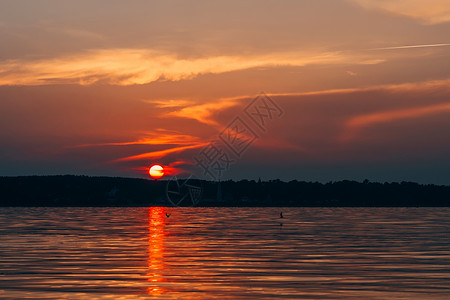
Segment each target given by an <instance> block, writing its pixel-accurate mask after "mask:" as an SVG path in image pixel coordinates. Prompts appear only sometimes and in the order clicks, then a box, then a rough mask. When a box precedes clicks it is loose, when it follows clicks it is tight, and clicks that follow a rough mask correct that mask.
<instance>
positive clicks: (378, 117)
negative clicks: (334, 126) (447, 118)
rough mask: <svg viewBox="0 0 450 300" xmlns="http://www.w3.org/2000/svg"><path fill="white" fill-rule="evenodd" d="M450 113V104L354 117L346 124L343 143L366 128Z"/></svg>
mask: <svg viewBox="0 0 450 300" xmlns="http://www.w3.org/2000/svg"><path fill="white" fill-rule="evenodd" d="M448 112H450V103H443V104H435V105H427V106H421V107H414V108H405V109H396V110H388V111H383V112H376V113H370V114H365V115H360V116H357V117H353V118H351V119H350V120H348V121H347V122H346V124H345V127H346V132H345V135H344V136H343V137H342V141H348V140H350V139H352V138H354V137H355V136H356V134H357V132H358V131H359V130H361V129H363V128H364V127H369V126H372V125H377V124H383V123H388V122H395V121H399V120H403V119H415V118H421V117H425V116H428V115H433V114H439V113H448Z"/></svg>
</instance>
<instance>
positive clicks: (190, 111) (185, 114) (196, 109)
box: [165, 98, 240, 129]
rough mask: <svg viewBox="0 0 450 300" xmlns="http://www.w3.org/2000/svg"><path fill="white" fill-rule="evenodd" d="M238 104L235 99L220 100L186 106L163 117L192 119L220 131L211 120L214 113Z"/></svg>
mask: <svg viewBox="0 0 450 300" xmlns="http://www.w3.org/2000/svg"><path fill="white" fill-rule="evenodd" d="M239 104H240V103H239V102H238V99H237V98H230V99H220V100H219V101H215V102H211V103H203V104H197V105H191V106H186V107H183V108H181V109H180V110H176V111H172V112H169V113H167V114H166V115H165V116H169V117H180V118H188V119H194V120H197V121H199V122H200V123H204V124H207V125H212V126H215V127H216V128H219V129H220V128H221V125H220V124H219V123H218V122H217V121H216V120H215V119H214V118H213V115H214V113H215V112H219V111H222V110H224V109H227V108H230V107H233V106H236V105H239Z"/></svg>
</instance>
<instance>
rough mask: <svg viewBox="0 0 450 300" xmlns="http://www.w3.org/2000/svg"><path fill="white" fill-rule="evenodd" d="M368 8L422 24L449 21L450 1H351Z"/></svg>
mask: <svg viewBox="0 0 450 300" xmlns="http://www.w3.org/2000/svg"><path fill="white" fill-rule="evenodd" d="M351 1H352V2H356V3H358V4H359V5H361V6H363V7H365V8H368V9H376V10H381V11H385V12H388V13H390V14H396V15H402V16H407V17H410V18H413V19H416V20H419V21H420V22H421V23H423V24H427V25H432V24H438V23H444V22H449V21H450V0H427V1H424V0H376V1H374V0H351Z"/></svg>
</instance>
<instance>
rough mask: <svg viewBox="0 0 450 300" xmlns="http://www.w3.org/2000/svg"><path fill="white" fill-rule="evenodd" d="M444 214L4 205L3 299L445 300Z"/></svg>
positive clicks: (448, 275) (448, 288)
mask: <svg viewBox="0 0 450 300" xmlns="http://www.w3.org/2000/svg"><path fill="white" fill-rule="evenodd" d="M280 211H283V214H284V218H283V219H280V218H279V213H280ZM166 213H168V214H170V217H166ZM449 214H450V209H449V208H283V209H280V208H162V207H152V208H0V298H1V299H17V298H31V299H39V298H42V299H121V298H122V299H134V298H156V299H264V298H266V299H279V298H285V299H337V298H340V299H361V298H366V299H411V298H415V299H450V218H449ZM281 223H282V224H281Z"/></svg>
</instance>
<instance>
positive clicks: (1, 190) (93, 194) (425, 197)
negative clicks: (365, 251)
mask: <svg viewBox="0 0 450 300" xmlns="http://www.w3.org/2000/svg"><path fill="white" fill-rule="evenodd" d="M189 184H190V185H193V186H198V187H200V188H201V190H202V194H201V201H200V202H199V204H198V205H199V206H307V207H311V206H319V207H320V206H328V207H330V206H332V207H333V206H334V207H341V206H353V207H372V206H373V207H398V206H402V207H407V206H413V207H420V206H437V207H439V206H445V207H448V206H450V186H439V185H422V184H417V183H414V182H400V183H398V182H391V183H378V182H369V181H368V180H365V181H363V182H356V181H349V180H343V181H336V182H328V183H319V182H305V181H296V180H293V181H289V182H284V181H281V180H270V181H261V180H258V181H254V180H240V181H233V180H228V181H223V182H220V183H218V182H214V181H205V180H190V181H189ZM219 184H220V188H219V186H218V185H219ZM166 188H167V181H166V180H158V181H154V180H146V179H137V178H119V177H88V176H73V175H64V176H19V177H0V206H169V205H170V203H169V202H168V201H167V196H166Z"/></svg>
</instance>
